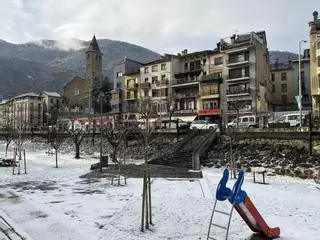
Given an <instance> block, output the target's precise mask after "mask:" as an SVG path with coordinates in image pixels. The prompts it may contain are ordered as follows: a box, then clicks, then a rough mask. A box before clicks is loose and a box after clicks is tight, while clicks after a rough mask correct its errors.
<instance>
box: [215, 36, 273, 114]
mask: <svg viewBox="0 0 320 240" xmlns="http://www.w3.org/2000/svg"><path fill="white" fill-rule="evenodd" d="M219 48H220V49H221V51H222V52H224V53H226V54H227V56H228V57H227V58H228V59H227V64H226V66H227V68H228V75H227V77H226V79H225V81H226V84H225V88H226V99H227V103H228V105H227V109H228V110H227V113H228V116H229V118H234V117H235V116H236V115H260V116H266V115H267V112H268V110H269V106H270V101H271V91H270V90H271V82H270V63H269V52H268V48H267V40H266V33H265V32H264V31H261V32H251V33H248V34H242V35H233V36H232V37H231V38H230V42H226V41H225V40H223V39H222V40H221V41H220V44H219Z"/></svg>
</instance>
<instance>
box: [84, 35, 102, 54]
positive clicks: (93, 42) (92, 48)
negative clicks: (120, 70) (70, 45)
mask: <svg viewBox="0 0 320 240" xmlns="http://www.w3.org/2000/svg"><path fill="white" fill-rule="evenodd" d="M89 51H94V52H99V53H100V48H99V45H98V42H97V39H96V36H95V35H93V38H92V40H91V42H90V45H89V48H88V50H87V52H89Z"/></svg>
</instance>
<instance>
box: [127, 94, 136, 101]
mask: <svg viewBox="0 0 320 240" xmlns="http://www.w3.org/2000/svg"><path fill="white" fill-rule="evenodd" d="M137 99H138V94H137V93H134V94H133V93H128V94H127V95H126V100H127V101H130V100H137Z"/></svg>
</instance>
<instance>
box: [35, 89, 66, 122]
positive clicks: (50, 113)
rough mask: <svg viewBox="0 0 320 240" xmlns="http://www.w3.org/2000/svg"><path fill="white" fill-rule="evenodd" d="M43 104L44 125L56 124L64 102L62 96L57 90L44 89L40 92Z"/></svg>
mask: <svg viewBox="0 0 320 240" xmlns="http://www.w3.org/2000/svg"><path fill="white" fill-rule="evenodd" d="M40 97H41V99H42V106H43V125H44V126H50V125H55V124H56V121H57V118H58V113H59V109H60V108H61V107H62V105H63V104H64V101H63V99H62V96H61V95H60V94H59V93H56V92H48V91H42V92H41V93H40Z"/></svg>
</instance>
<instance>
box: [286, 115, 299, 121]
mask: <svg viewBox="0 0 320 240" xmlns="http://www.w3.org/2000/svg"><path fill="white" fill-rule="evenodd" d="M297 119H298V115H289V116H288V120H297Z"/></svg>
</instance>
